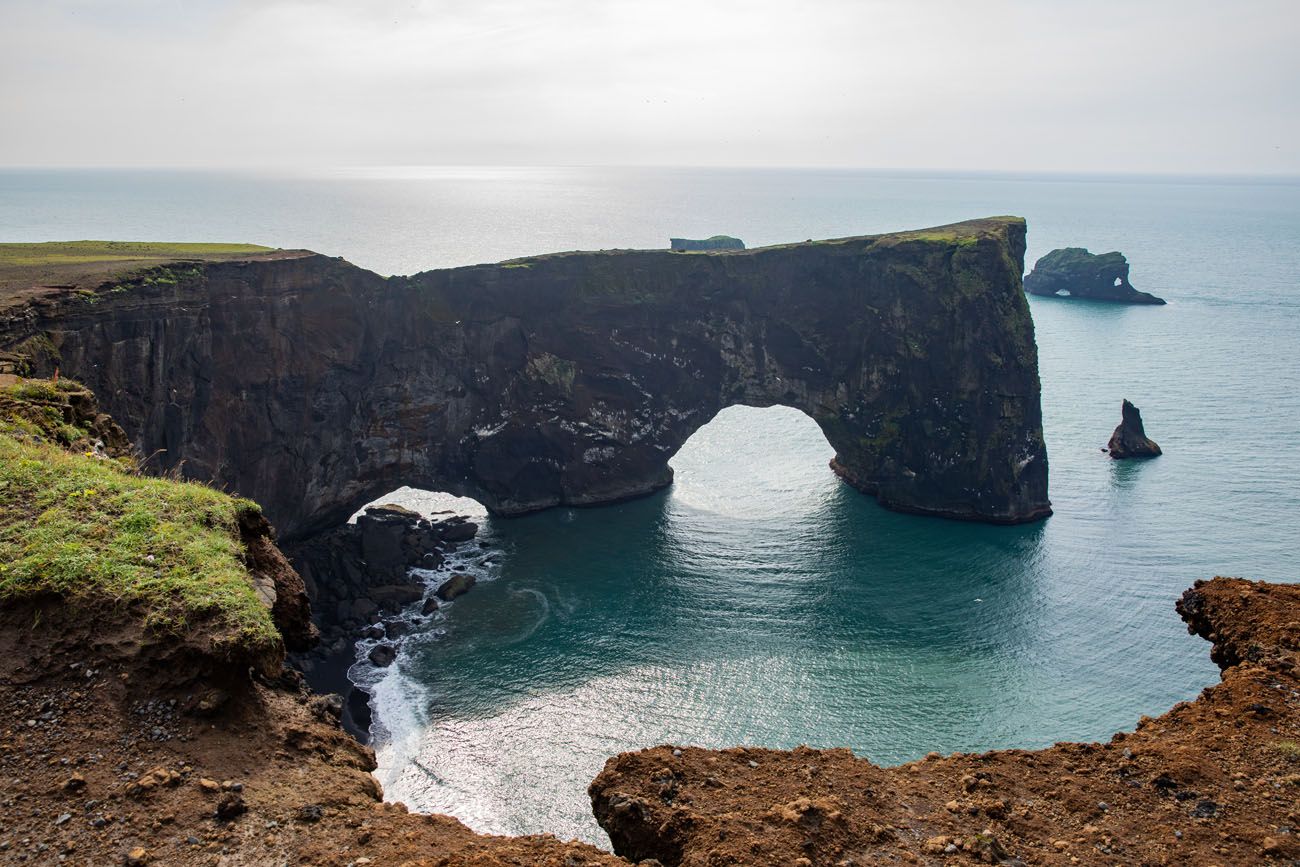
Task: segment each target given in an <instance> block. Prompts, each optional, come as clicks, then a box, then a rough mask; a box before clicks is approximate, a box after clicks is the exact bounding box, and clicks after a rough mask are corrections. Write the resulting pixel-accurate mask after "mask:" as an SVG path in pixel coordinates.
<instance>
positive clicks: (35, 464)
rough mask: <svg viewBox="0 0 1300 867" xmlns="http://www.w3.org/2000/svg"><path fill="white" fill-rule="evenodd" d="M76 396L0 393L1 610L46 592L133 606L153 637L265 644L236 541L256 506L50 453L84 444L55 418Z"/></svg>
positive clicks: (52, 390) (262, 615)
mask: <svg viewBox="0 0 1300 867" xmlns="http://www.w3.org/2000/svg"><path fill="white" fill-rule="evenodd" d="M75 385H76V384H75V383H71V384H68V385H65V383H64V382H62V381H61V382H60V383H58V385H53V384H51V383H48V382H39V381H27V382H20V383H18V384H16V385H12V386H10V387H8V388H5V389H3V390H0V398H3V399H4V402H3V404H0V415H3V416H4V417H3V418H0V505H3V508H0V600H16V599H22V598H30V597H35V596H39V595H43V594H47V593H55V594H59V595H62V596H65V597H69V598H82V599H87V600H90V601H91V603H92V604H94V605H102V606H109V605H113V604H118V605H134V606H140V607H141V608H142V610H143V613H144V618H145V623H146V625H147V626H148V627H150V628H152V629H156V630H162V631H171V632H181V631H184V630H185V629H187V628H188V627H189V626H191V625H193V624H195V623H197V622H199V621H215V622H216V624H218V625H219V626H220V627H222V631H223V632H224V633H225V635H224V637H223V639H221V640H229V641H231V642H239V643H241V644H243V643H249V642H252V643H257V644H263V643H265V642H273V641H275V640H276V638H277V635H278V633H277V632H276V629H275V626H274V624H273V623H272V620H271V616H270V612H269V611H268V610H267V609H266V607H265V606H264V605H263V604H262V602H261V601H260V600H259V599H258V598H257V595H256V593H255V592H254V590H253V586H252V582H251V580H250V578H249V575H248V572H247V570H246V569H245V567H244V561H243V548H242V545H241V543H240V541H239V529H238V521H239V517H240V515H241V514H243V513H244V512H246V511H247V510H256V509H257V508H258V506H257V505H256V504H255V503H252V502H250V501H248V500H241V499H238V498H235V497H231V496H228V495H226V494H223V493H221V492H219V491H216V490H213V489H212V488H208V487H205V486H203V485H199V484H194V483H190V482H178V481H173V480H170V479H163V478H149V477H142V476H138V475H136V474H135V473H134V472H133V471H132V470H131V468H130V467H129V466H124V465H123V463H120V462H118V461H115V460H112V459H108V458H103V457H97V456H95V455H94V454H93V453H92V452H89V451H86V452H79V451H78V452H70V451H67V450H65V449H64V448H60V447H59V446H58V445H56V444H55V442H56V441H57V442H64V443H66V442H68V441H69V440H71V441H72V442H76V441H77V440H78V439H81V437H82V436H84V432H82V431H80V430H78V429H77V428H75V427H73V426H71V425H68V424H66V423H65V422H64V421H63V416H62V413H61V412H58V410H57V407H58V406H59V405H61V403H62V400H63V396H64V393H65V392H66V391H71V390H74V387H75ZM47 400H48V401H52V402H53V405H47V404H44V402H45V401H47ZM16 408H21V409H22V410H23V412H22V413H17V412H15V411H14V410H15V409H16ZM56 419H57V420H56ZM69 429H70V430H69ZM81 442H82V445H84V442H85V440H84V439H81Z"/></svg>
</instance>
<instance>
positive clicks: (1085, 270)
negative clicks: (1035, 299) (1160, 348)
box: [1025, 247, 1165, 304]
mask: <svg viewBox="0 0 1300 867" xmlns="http://www.w3.org/2000/svg"><path fill="white" fill-rule="evenodd" d="M1025 291H1026V292H1028V293H1029V294H1031V295H1061V294H1065V295H1068V296H1069V297H1071V298H1091V299H1093V300H1095V301H1119V302H1123V303H1125V304H1164V303H1165V301H1164V299H1163V298H1157V297H1156V296H1154V295H1152V294H1151V293H1150V292H1139V291H1138V290H1136V289H1134V288H1133V287H1132V285H1130V284H1129V282H1128V260H1127V259H1125V258H1124V254H1123V253H1100V254H1094V253H1089V252H1088V251H1087V250H1085V249H1083V248H1082V247H1064V248H1062V249H1060V250H1053V251H1052V252H1050V253H1048V254H1047V255H1046V256H1044V257H1043V258H1041V259H1039V260H1038V263H1037V264H1036V265H1034V270H1033V271H1032V272H1030V273H1029V274H1026V275H1025Z"/></svg>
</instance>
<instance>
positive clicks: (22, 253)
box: [0, 241, 286, 307]
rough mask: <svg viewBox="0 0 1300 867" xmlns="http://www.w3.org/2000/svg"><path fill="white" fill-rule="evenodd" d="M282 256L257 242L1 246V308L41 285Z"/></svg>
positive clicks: (90, 283)
mask: <svg viewBox="0 0 1300 867" xmlns="http://www.w3.org/2000/svg"><path fill="white" fill-rule="evenodd" d="M283 255H286V251H282V250H276V249H273V248H271V247H259V246H258V245H256V244H184V243H168V242H153V241H47V242H44V243H36V244H0V307H4V306H6V305H11V304H18V303H21V302H22V301H23V300H24V299H26V298H28V297H31V296H33V295H37V294H40V293H41V292H42V287H56V288H57V287H69V286H78V287H83V288H86V289H93V288H95V287H96V286H98V285H99V284H100V283H103V282H104V281H106V280H112V279H114V278H117V277H120V276H122V275H125V274H131V273H134V272H136V271H141V270H143V269H146V268H152V267H156V266H158V265H165V264H167V263H169V262H177V261H195V260H201V261H204V262H220V261H226V260H230V259H248V258H262V257H278V256H283ZM45 291H48V290H45Z"/></svg>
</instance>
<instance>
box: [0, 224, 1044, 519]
mask: <svg viewBox="0 0 1300 867" xmlns="http://www.w3.org/2000/svg"><path fill="white" fill-rule="evenodd" d="M1024 233H1025V227H1024V222H1023V221H1022V220H1020V219H1018V218H1012V217H1004V218H990V219H986V220H978V221H972V222H967V223H960V224H956V225H953V226H947V227H940V228H936V229H928V230H921V231H916V232H904V233H899V234H893V235H879V236H872V237H861V238H848V239H842V240H835V241H820V242H809V243H803V244H790V245H784V246H776V247H766V248H758V249H753V250H745V251H726V252H717V253H705V254H680V253H671V252H668V251H666V250H664V251H602V252H594V253H560V254H553V255H547V256H539V257H533V258H526V259H518V260H514V261H511V262H505V263H500V264H496V265H480V266H473V267H467V268H455V269H448V270H440V271H429V272H425V273H422V274H417V275H414V276H410V277H393V278H387V279H385V278H382V277H379V276H378V275H375V274H373V273H371V272H368V271H365V270H363V269H360V268H356V267H354V266H352V265H350V264H348V263H346V262H344V261H342V260H339V259H331V258H327V257H324V256H319V255H316V254H309V253H303V254H300V255H293V256H286V255H280V256H278V257H273V258H268V259H259V260H250V261H246V262H234V263H209V264H205V265H202V266H199V267H195V268H193V269H191V270H189V271H186V272H185V276H184V277H183V279H180V280H178V281H176V282H174V283H167V282H162V281H154V282H152V283H143V282H141V281H140V280H139V279H138V278H136V279H135V282H129V281H128V282H126V283H123V284H121V285H120V286H119V287H118V288H123V289H125V291H121V292H116V293H113V292H109V293H105V294H104V295H103V298H104V300H103V302H102V303H99V304H96V305H91V306H88V305H86V304H84V303H78V302H77V300H76V299H75V298H71V297H68V296H60V297H59V299H58V300H57V301H52V302H49V303H46V304H45V305H44V307H43V308H41V309H39V310H38V309H35V308H33V309H32V310H31V311H29V315H28V316H27V317H26V319H21V320H20V319H17V318H12V319H11V320H10V321H9V323H8V324H7V325H5V326H4V329H5V330H4V331H0V345H4V346H8V347H10V348H13V347H19V348H20V349H21V347H22V346H28V347H30V346H32V345H35V344H34V343H33V341H43V342H41V343H40V345H42V346H44V345H46V344H48V345H49V347H51V349H50V350H49V352H47V353H46V357H45V359H44V362H43V363H45V364H47V365H48V364H50V363H53V361H52V359H53V358H54V357H55V356H57V357H58V358H59V360H60V363H61V364H62V366H63V370H64V372H65V373H67V374H71V375H74V376H77V377H80V378H82V379H84V380H85V381H86V382H87V383H88V384H90V385H91V386H92V387H94V388H95V389H96V390H97V391H98V392H99V393H100V395H101V397H102V399H103V402H104V403H105V404H106V405H107V406H108V407H109V409H110V410H111V411H112V412H113V413H114V414H115V415H116V416H118V417H119V419H120V420H121V421H122V422H123V424H124V426H125V427H126V428H127V430H128V431H129V432H131V433H132V435H133V436H135V437H136V439H137V441H138V444H139V445H140V448H141V449H142V451H143V452H144V453H145V454H152V453H154V452H155V451H156V450H158V449H165V450H166V451H165V453H163V454H162V455H161V456H160V458H159V460H160V461H161V462H162V463H163V464H164V466H166V467H171V468H179V469H180V471H182V472H184V473H185V474H187V475H191V476H194V477H197V478H202V479H205V480H210V481H212V482H214V483H217V484H220V485H223V486H225V487H228V488H230V489H233V490H237V491H239V492H241V493H243V494H245V495H247V496H251V497H253V498H254V499H256V500H258V501H259V502H261V503H262V504H263V505H264V507H265V508H266V510H267V512H268V513H269V515H270V517H271V518H272V520H273V521H274V522H276V523H277V524H278V525H279V526H280V527H281V529H282V531H283V532H284V533H285V534H286V535H289V536H295V535H300V534H303V533H306V532H310V531H311V530H313V529H316V528H319V527H323V526H326V525H328V524H330V523H333V522H338V521H341V520H343V519H344V518H345V517H346V515H347V514H349V512H350V510H352V509H353V508H355V507H356V506H358V505H359V504H361V503H363V502H366V501H367V500H368V499H369V498H371V497H373V496H376V495H378V494H381V493H383V492H384V491H386V490H391V489H392V488H394V487H397V486H399V485H402V484H410V485H414V486H417V487H436V488H439V489H443V490H450V491H453V492H455V493H459V494H464V495H468V496H473V497H475V498H476V499H478V500H479V501H481V502H483V503H484V504H485V505H487V506H488V508H490V509H492V510H493V511H495V512H497V513H501V514H517V513H522V512H527V511H532V510H536V509H542V508H546V507H548V506H554V505H560V504H592V503H603V502H610V501H614V500H618V499H621V498H626V497H630V496H636V495H639V494H644V493H647V492H649V491H652V490H655V489H657V488H660V487H662V486H664V485H666V484H668V483H669V481H670V480H671V470H670V469H669V467H668V460H669V458H670V457H671V456H672V455H673V454H674V453H675V452H676V451H677V449H678V448H680V446H681V445H682V443H684V442H685V441H686V439H687V438H688V437H689V436H690V435H691V434H692V433H694V432H695V431H696V430H697V429H698V428H699V427H700V426H702V425H703V424H705V423H706V422H707V421H708V420H709V419H711V418H712V417H713V416H714V415H715V414H716V413H717V412H718V411H719V410H721V409H723V408H724V407H726V406H730V405H732V404H737V403H743V404H749V405H754V406H768V405H772V404H784V405H787V406H792V407H795V408H797V409H800V410H802V411H803V412H805V413H807V414H808V415H809V416H810V417H812V418H813V420H814V421H816V422H817V424H818V425H819V426H820V427H821V429H822V431H823V433H824V434H825V435H826V438H827V440H828V441H829V442H830V444H831V445H832V446H833V447H834V448H835V450H836V458H835V460H834V461H833V463H832V465H833V467H834V469H835V471H836V472H837V473H838V474H839V475H840V476H841V477H842V478H843V479H844V480H845V481H847V482H848V483H850V484H852V485H853V486H854V487H856V488H858V489H860V490H862V491H864V492H866V493H869V494H872V495H874V496H876V497H877V498H878V499H879V501H880V502H881V503H882V504H884V505H885V506H887V507H889V508H893V509H899V510H903V511H910V512H917V513H921V514H929V515H939V516H945V517H952V518H964V519H971V520H981V521H991V522H1006V523H1013V522H1020V521H1029V520H1035V519H1038V518H1041V517H1044V516H1046V515H1048V514H1050V507H1049V502H1048V497H1047V455H1046V450H1045V448H1044V444H1043V435H1042V420H1041V410H1040V405H1039V381H1038V362H1037V350H1036V347H1035V344H1034V334H1033V324H1032V321H1031V319H1030V315H1029V310H1028V306H1027V304H1026V301H1025V298H1024V294H1023V292H1022V290H1021V273H1022V269H1023V256H1024V249H1025V247H1024Z"/></svg>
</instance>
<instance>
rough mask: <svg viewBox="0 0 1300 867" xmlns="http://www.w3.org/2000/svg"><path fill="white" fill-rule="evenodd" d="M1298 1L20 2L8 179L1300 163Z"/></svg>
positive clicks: (1211, 168)
mask: <svg viewBox="0 0 1300 867" xmlns="http://www.w3.org/2000/svg"><path fill="white" fill-rule="evenodd" d="M1298 45H1300V3H1297V2H1296V0H1235V2H1231V3H1229V2H1224V0H1214V2H1208V0H1123V2H1120V0H1098V2H1077V0H979V2H972V0H786V2H770V0H743V2H742V0H654V2H647V0H414V2H411V0H401V2H392V0H318V2H306V0H261V2H241V0H231V2H217V0H120V2H113V0H30V2H16V0H0V165H7V166H169V167H190V166H193V167H200V166H202V167H250V168H251V167H268V168H275V167H294V168H313V167H321V168H326V167H337V166H342V167H347V166H407V165H480V164H483V165H691V166H828V167H829V166H834V167H864V168H884V169H889V168H925V169H942V170H988V171H1027V172H1039V171H1069V172H1168V173H1210V174H1238V173H1241V174H1300V97H1298V96H1297V93H1298V91H1300V48H1297V46H1298Z"/></svg>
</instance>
